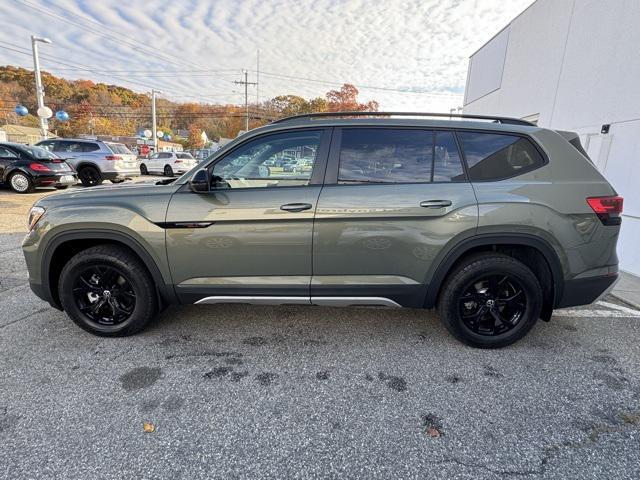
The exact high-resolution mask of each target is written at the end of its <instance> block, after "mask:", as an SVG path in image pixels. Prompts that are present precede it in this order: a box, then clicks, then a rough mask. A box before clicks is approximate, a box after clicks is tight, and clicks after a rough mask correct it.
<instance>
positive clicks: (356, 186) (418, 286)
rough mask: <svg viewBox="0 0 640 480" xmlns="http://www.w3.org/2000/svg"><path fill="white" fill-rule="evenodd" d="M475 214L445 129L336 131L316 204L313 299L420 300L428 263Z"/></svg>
mask: <svg viewBox="0 0 640 480" xmlns="http://www.w3.org/2000/svg"><path fill="white" fill-rule="evenodd" d="M477 219H478V211H477V202H476V198H475V195H474V192H473V189H472V187H471V184H470V183H468V181H467V178H466V174H465V171H464V167H463V165H462V162H461V156H460V152H459V148H458V146H457V142H456V139H455V135H454V133H453V132H451V131H447V130H428V129H419V128H375V127H371V128H359V127H358V128H341V129H339V128H336V129H335V130H334V135H333V140H332V145H331V154H330V159H329V165H328V168H327V178H326V181H325V186H324V188H323V190H322V193H321V195H320V199H319V200H318V207H317V209H316V217H315V226H314V241H313V278H312V284H311V297H312V301H313V303H316V304H350V303H353V304H358V303H364V304H369V303H370V304H387V305H393V304H394V303H397V304H400V305H403V306H411V307H421V306H423V304H424V299H425V294H426V287H427V283H428V280H427V278H428V273H429V270H430V268H431V267H432V263H433V261H434V259H435V258H436V257H437V255H438V254H439V253H440V252H441V249H442V248H443V247H444V246H445V244H447V242H449V241H451V240H452V239H455V238H456V237H457V238H459V239H462V238H465V237H468V236H471V235H473V234H474V232H475V228H476V225H477ZM363 298H364V299H363Z"/></svg>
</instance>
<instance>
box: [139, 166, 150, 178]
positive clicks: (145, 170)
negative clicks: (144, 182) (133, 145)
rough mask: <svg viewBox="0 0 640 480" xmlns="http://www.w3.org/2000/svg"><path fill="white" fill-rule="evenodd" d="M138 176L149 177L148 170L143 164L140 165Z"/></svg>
mask: <svg viewBox="0 0 640 480" xmlns="http://www.w3.org/2000/svg"><path fill="white" fill-rule="evenodd" d="M140 175H149V170H147V166H146V165H145V164H144V163H143V164H142V165H140Z"/></svg>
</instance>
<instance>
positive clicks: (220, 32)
mask: <svg viewBox="0 0 640 480" xmlns="http://www.w3.org/2000/svg"><path fill="white" fill-rule="evenodd" d="M532 1H533V0H180V1H176V0H127V1H123V0H99V1H98V0H50V1H44V0H1V1H0V18H1V19H2V28H0V64H12V65H20V66H24V67H27V68H31V67H32V63H31V54H30V51H31V50H30V48H31V46H30V40H29V36H30V35H31V34H36V35H41V36H46V37H49V38H50V39H51V40H53V42H54V43H53V44H52V45H43V46H42V47H41V53H42V55H41V63H42V68H43V69H45V70H48V71H51V72H52V73H54V74H56V75H60V76H63V77H66V78H70V79H78V78H88V79H91V80H96V81H103V82H109V83H116V84H121V85H124V86H127V87H129V88H132V89H133V90H137V91H148V90H150V89H151V88H156V89H160V90H162V91H163V92H164V93H163V94H164V95H165V96H166V97H168V98H171V99H173V100H178V101H197V102H214V103H242V102H243V101H244V99H243V93H241V92H243V87H242V86H240V85H236V84H235V83H234V81H235V80H241V79H242V74H241V71H242V69H243V68H244V69H247V70H248V71H249V81H250V82H251V81H253V82H255V81H256V70H257V67H256V65H257V52H258V50H259V51H260V87H259V92H258V91H256V87H254V86H251V87H249V93H250V95H251V98H252V99H253V100H255V98H256V95H259V97H260V99H266V98H271V97H273V96H276V95H281V94H296V95H301V96H303V97H306V98H310V97H315V96H323V95H324V93H325V92H326V91H327V90H330V89H332V88H337V87H338V86H339V85H340V84H342V83H343V82H349V83H353V84H355V85H356V86H357V87H358V88H359V89H360V92H361V98H362V99H363V100H369V99H375V100H378V101H379V102H380V104H381V107H382V109H385V110H392V109H406V110H416V111H417V110H422V111H434V110H435V111H448V110H449V108H452V107H456V106H459V105H461V103H462V93H463V91H464V85H465V77H466V71H467V61H468V57H469V55H470V54H471V53H473V52H474V51H475V50H476V49H477V48H478V47H480V46H481V45H482V44H483V43H485V42H486V41H487V40H488V39H489V38H491V37H492V36H493V35H494V34H495V33H497V32H498V31H499V30H500V29H501V28H502V27H504V26H505V25H506V24H507V23H509V21H511V20H512V19H513V18H514V17H515V16H516V15H518V14H519V13H520V12H521V11H522V10H524V9H525V8H526V7H527V6H529V5H530V4H531V3H532Z"/></svg>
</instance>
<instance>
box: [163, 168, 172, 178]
mask: <svg viewBox="0 0 640 480" xmlns="http://www.w3.org/2000/svg"><path fill="white" fill-rule="evenodd" d="M163 173H164V175H165V176H166V177H173V168H171V166H170V165H165V167H164V172H163Z"/></svg>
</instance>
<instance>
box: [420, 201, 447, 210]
mask: <svg viewBox="0 0 640 480" xmlns="http://www.w3.org/2000/svg"><path fill="white" fill-rule="evenodd" d="M420 206H421V207H425V208H442V207H450V206H451V200H425V201H424V202H420Z"/></svg>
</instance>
